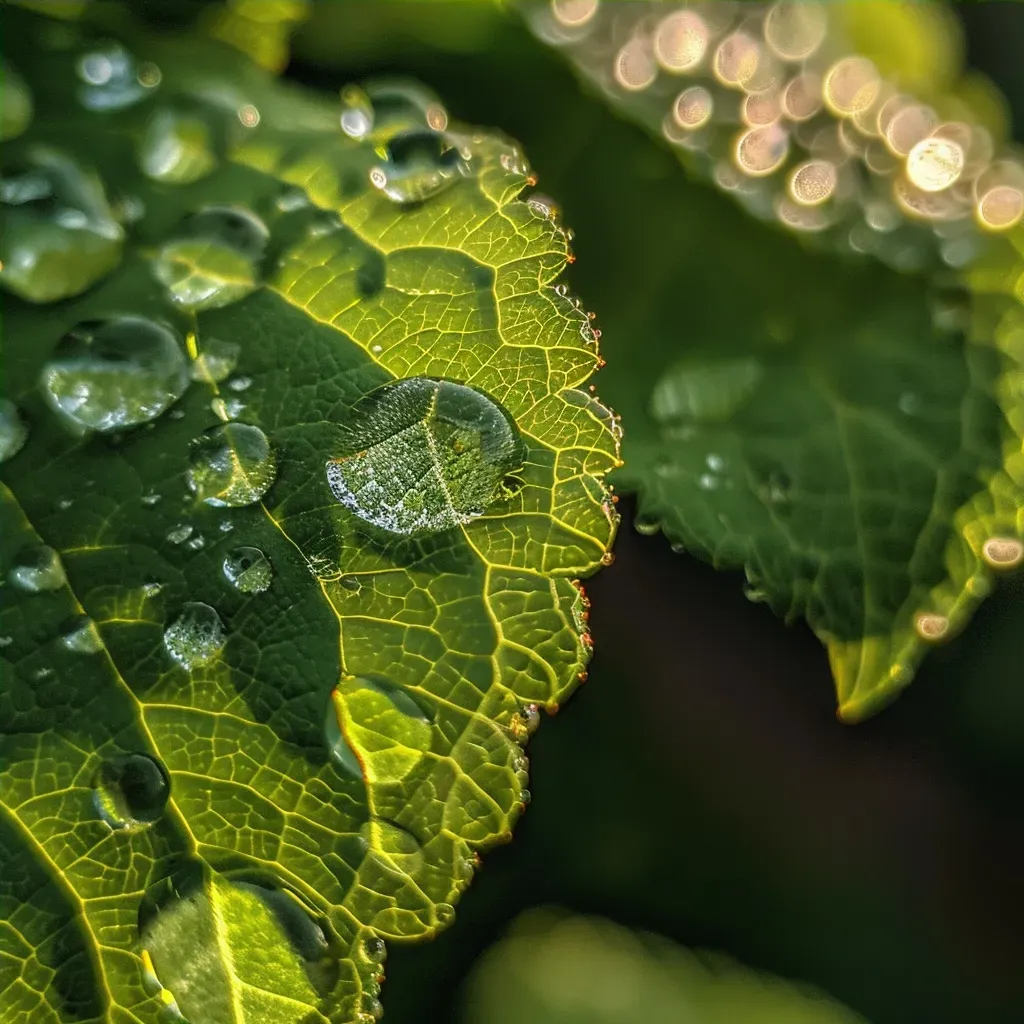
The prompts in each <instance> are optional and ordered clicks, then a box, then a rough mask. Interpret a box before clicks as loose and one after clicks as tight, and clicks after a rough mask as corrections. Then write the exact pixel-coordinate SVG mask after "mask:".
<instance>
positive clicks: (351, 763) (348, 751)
mask: <svg viewBox="0 0 1024 1024" xmlns="http://www.w3.org/2000/svg"><path fill="white" fill-rule="evenodd" d="M324 741H325V743H326V744H327V753H328V754H329V755H330V757H331V760H332V761H334V763H335V764H337V765H338V767H339V768H341V770H342V771H343V772H345V774H346V775H351V776H352V777H353V778H355V779H360V780H362V779H363V766H362V765H361V764H360V763H359V757H358V756H357V755H356V752H355V751H354V750H353V749H352V746H351V745H350V744H349V742H348V740H346V739H345V734H344V733H343V732H342V731H341V723H340V722H339V721H338V711H337V709H336V708H335V706H334V701H333V699H332V700H329V701H328V702H327V712H326V714H325V715H324Z"/></svg>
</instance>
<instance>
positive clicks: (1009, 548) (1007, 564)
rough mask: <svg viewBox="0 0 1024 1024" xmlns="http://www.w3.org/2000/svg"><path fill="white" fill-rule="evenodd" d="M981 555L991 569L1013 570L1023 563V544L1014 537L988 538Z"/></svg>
mask: <svg viewBox="0 0 1024 1024" xmlns="http://www.w3.org/2000/svg"><path fill="white" fill-rule="evenodd" d="M981 555H982V557H983V558H984V559H985V561H986V562H987V563H988V564H989V565H990V566H992V568H993V569H1015V568H1016V567H1017V566H1018V565H1020V564H1021V562H1024V543H1021V541H1019V540H1018V539H1017V538H1016V537H989V539H988V540H987V541H985V543H984V544H983V545H982V547H981Z"/></svg>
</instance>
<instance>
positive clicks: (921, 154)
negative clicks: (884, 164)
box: [907, 136, 964, 192]
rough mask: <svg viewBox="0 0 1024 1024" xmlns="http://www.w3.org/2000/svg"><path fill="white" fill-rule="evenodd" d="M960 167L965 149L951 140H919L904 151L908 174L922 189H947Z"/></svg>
mask: <svg viewBox="0 0 1024 1024" xmlns="http://www.w3.org/2000/svg"><path fill="white" fill-rule="evenodd" d="M963 169H964V151H963V149H962V148H961V146H960V145H959V144H958V143H956V142H954V141H953V140H952V139H944V138H937V137H935V136H932V137H931V138H927V139H922V140H921V141H920V142H918V143H917V144H916V145H915V146H914V147H913V149H911V151H910V152H909V153H908V154H907V177H908V178H909V179H910V181H911V183H912V184H914V185H916V186H917V187H918V188H920V189H923V190H924V191H925V192H941V191H942V190H943V189H946V188H949V186H950V185H952V184H953V183H954V182H955V181H956V180H957V179H958V178H959V177H960V175H961V174H962V173H963Z"/></svg>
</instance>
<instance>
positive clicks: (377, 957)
mask: <svg viewBox="0 0 1024 1024" xmlns="http://www.w3.org/2000/svg"><path fill="white" fill-rule="evenodd" d="M595 6H596V5H595ZM362 950H363V956H365V957H366V959H367V960H369V961H370V962H371V963H375V964H382V963H384V961H385V959H386V958H387V953H388V951H387V946H385V945H384V940H383V939H381V938H378V937H377V936H376V935H371V936H369V937H368V938H366V939H364V940H363V945H362Z"/></svg>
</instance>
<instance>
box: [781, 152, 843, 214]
mask: <svg viewBox="0 0 1024 1024" xmlns="http://www.w3.org/2000/svg"><path fill="white" fill-rule="evenodd" d="M837 180H838V175H837V173H836V167H835V164H833V163H831V162H829V161H828V160H806V161H805V162H804V163H802V164H800V165H799V166H797V167H795V168H793V172H792V174H790V176H789V194H790V196H791V197H792V199H793V202H795V203H799V204H800V205H801V206H818V205H819V204H821V203H824V202H826V201H827V200H828V199H829V198H830V197H831V196H832V194H833V193H834V192H835V190H836V181H837Z"/></svg>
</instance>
